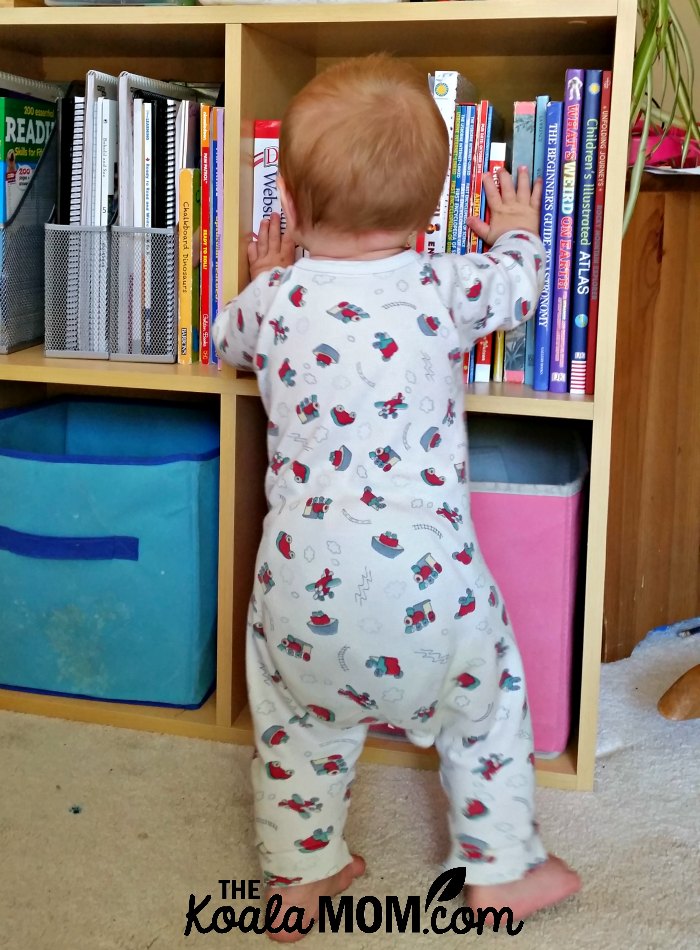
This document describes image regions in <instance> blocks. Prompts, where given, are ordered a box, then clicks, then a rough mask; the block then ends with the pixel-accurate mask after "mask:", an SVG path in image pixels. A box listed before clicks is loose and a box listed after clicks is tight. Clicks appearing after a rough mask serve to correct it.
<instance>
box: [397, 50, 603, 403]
mask: <svg viewBox="0 0 700 950" xmlns="http://www.w3.org/2000/svg"><path fill="white" fill-rule="evenodd" d="M430 86H431V89H432V92H433V96H434V98H435V101H436V103H437V104H438V108H439V109H440V111H441V113H442V115H443V117H444V118H445V122H446V125H447V129H448V133H449V139H450V150H451V163H450V168H449V171H448V175H447V179H446V181H445V185H444V187H443V192H442V196H441V199H440V204H439V206H438V208H437V209H436V212H435V215H434V217H433V220H432V221H431V224H430V227H429V228H428V231H427V232H426V233H425V234H422V235H419V237H418V241H417V245H416V246H417V249H418V250H425V251H428V252H429V253H444V252H447V253H452V254H464V253H469V252H475V251H476V252H479V251H481V250H482V249H483V248H482V246H481V241H480V239H479V238H478V237H477V236H476V235H475V234H474V233H473V232H472V231H471V229H469V228H468V227H467V224H466V220H467V217H468V216H470V215H474V216H477V217H481V218H482V219H485V218H486V217H487V215H488V208H487V207H486V202H485V200H484V195H483V177H484V175H486V174H495V172H496V171H497V169H498V168H500V167H506V168H508V169H512V170H513V171H514V172H515V171H516V170H517V169H518V168H519V167H520V166H522V165H525V166H526V167H527V169H528V173H529V176H530V181H531V182H534V180H535V179H537V178H542V179H543V185H544V189H543V200H542V215H541V237H542V240H543V243H544V245H545V249H546V251H547V272H546V279H545V288H544V291H543V293H542V296H541V298H540V301H539V304H538V309H537V314H536V315H535V316H534V317H533V318H532V319H531V320H529V321H528V322H527V323H526V324H524V325H523V326H522V327H518V328H517V329H515V330H511V331H508V332H507V333H503V332H499V333H493V334H491V335H490V337H487V338H484V339H482V340H480V341H478V343H477V344H476V346H475V347H474V349H473V350H472V352H471V353H469V354H466V355H465V374H466V376H467V379H468V381H469V382H488V381H490V380H493V381H495V382H502V381H505V382H513V383H522V384H526V385H530V386H532V387H533V388H534V389H535V390H540V391H542V390H544V391H550V392H557V393H566V392H570V393H572V394H584V393H587V394H592V393H593V388H594V373H595V344H596V331H597V316H598V293H599V280H600V255H601V243H602V227H603V207H604V197H605V173H606V165H607V142H608V124H609V118H610V93H611V87H612V74H611V73H610V72H609V71H601V70H597V69H589V70H584V69H569V70H567V72H566V76H565V95H564V97H563V99H562V100H561V101H556V100H554V101H552V100H550V96H549V95H539V96H537V97H536V98H535V99H533V100H530V101H519V102H515V103H514V104H513V135H512V138H511V139H510V140H508V141H506V140H504V138H503V121H502V118H501V116H499V115H498V113H497V111H495V110H494V108H493V105H492V103H490V102H489V101H488V100H483V99H482V100H477V98H476V95H475V93H474V89H473V87H472V86H471V84H469V83H468V82H467V81H466V80H465V79H464V78H463V77H462V76H460V74H459V73H457V72H454V71H443V72H436V73H435V74H434V76H431V77H430Z"/></svg>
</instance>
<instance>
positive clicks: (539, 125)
mask: <svg viewBox="0 0 700 950" xmlns="http://www.w3.org/2000/svg"><path fill="white" fill-rule="evenodd" d="M548 104H549V96H538V97H537V98H536V99H535V150H534V153H533V157H532V182H531V184H533V185H534V183H535V181H536V180H537V179H538V178H544V153H545V142H546V131H545V130H546V124H547V105H548Z"/></svg>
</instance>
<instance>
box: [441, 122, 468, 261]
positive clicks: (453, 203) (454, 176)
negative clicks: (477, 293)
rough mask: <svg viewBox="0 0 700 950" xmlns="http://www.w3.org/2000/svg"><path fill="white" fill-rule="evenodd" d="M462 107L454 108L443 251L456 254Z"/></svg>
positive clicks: (461, 147) (462, 133)
mask: <svg viewBox="0 0 700 950" xmlns="http://www.w3.org/2000/svg"><path fill="white" fill-rule="evenodd" d="M463 118H464V106H461V105H457V106H456V108H455V126H454V135H453V140H452V161H451V164H450V200H449V204H448V209H447V236H446V239H445V240H446V244H445V250H447V251H449V252H450V254H456V253H457V220H456V219H457V205H458V203H459V177H460V174H461V165H460V162H461V158H462V153H463V151H464V125H463Z"/></svg>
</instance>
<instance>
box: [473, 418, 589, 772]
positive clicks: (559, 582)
mask: <svg viewBox="0 0 700 950" xmlns="http://www.w3.org/2000/svg"><path fill="white" fill-rule="evenodd" d="M468 433H469V467H470V480H471V492H472V496H471V497H472V501H471V509H472V519H473V521H474V526H475V528H476V533H477V537H478V540H479V544H480V546H481V550H482V552H483V555H484V558H485V559H486V563H487V564H488V566H489V568H490V570H491V572H492V573H493V575H494V577H495V580H496V583H497V584H498V586H499V588H500V590H501V593H502V595H503V597H504V600H505V603H506V608H507V611H508V615H509V618H510V621H511V623H512V626H513V630H514V631H515V637H516V640H517V643H518V647H519V649H520V653H521V655H522V658H523V663H524V666H525V681H526V686H527V690H528V696H529V702H530V711H531V715H532V722H533V732H534V742H535V750H536V752H537V754H538V755H540V756H556V755H559V754H560V753H561V752H563V751H564V750H565V748H566V744H567V741H568V738H569V731H570V708H571V664H572V653H573V620H574V606H575V598H576V579H577V572H578V559H579V547H580V536H581V520H582V517H581V516H582V510H583V495H582V489H583V484H584V481H585V479H586V476H587V473H588V459H587V455H586V452H585V450H584V447H583V443H582V441H581V439H580V438H579V437H578V435H577V433H576V432H574V431H572V430H569V429H565V428H563V427H562V426H560V425H556V424H554V423H552V424H550V423H548V420H533V421H530V420H524V419H510V418H501V417H486V416H470V417H469V418H468Z"/></svg>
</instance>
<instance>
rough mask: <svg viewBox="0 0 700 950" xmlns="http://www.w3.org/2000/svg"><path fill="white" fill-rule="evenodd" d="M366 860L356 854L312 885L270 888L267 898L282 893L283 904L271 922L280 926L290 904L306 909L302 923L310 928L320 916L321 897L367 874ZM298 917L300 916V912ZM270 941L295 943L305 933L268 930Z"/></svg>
mask: <svg viewBox="0 0 700 950" xmlns="http://www.w3.org/2000/svg"><path fill="white" fill-rule="evenodd" d="M365 867H366V865H365V860H364V858H362V857H360V855H359V854H354V855H353V857H352V860H351V861H350V863H349V864H346V865H345V867H344V868H343V869H342V871H338V873H337V874H334V875H333V876H332V877H326V878H324V879H323V880H322V881H312V882H311V883H310V884H297V885H294V886H293V887H285V888H268V890H267V891H266V892H265V900H266V901H269V899H270V898H271V897H272V896H273V895H275V894H279V896H280V898H281V903H280V906H279V910H278V911H277V914H276V915H275V918H274V920H273V921H272V924H273V926H274V927H275V928H277V927H279V926H280V924H281V923H282V921H283V920H284V915H285V913H286V911H287V909H288V908H289V907H300V908H302V909H303V911H304V919H303V923H302V926H303V928H304V930H306V929H307V927H309V925H310V924H311V922H312V920H316V919H318V906H319V900H320V898H321V897H335V896H336V894H341V893H342V892H343V891H344V890H345V889H346V888H348V887H350V885H351V884H352V882H353V881H354V879H355V878H356V877H360V875H361V874H364V873H365ZM297 916H299V915H297ZM267 935H268V937H269V938H270V939H271V940H277V941H279V942H281V943H294V942H295V941H297V940H301V938H302V937H304V936H305V934H303V933H299V931H298V930H294V931H293V932H292V933H288V932H287V931H285V930H281V931H280V932H279V933H273V932H271V931H269V930H268V931H267Z"/></svg>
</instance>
